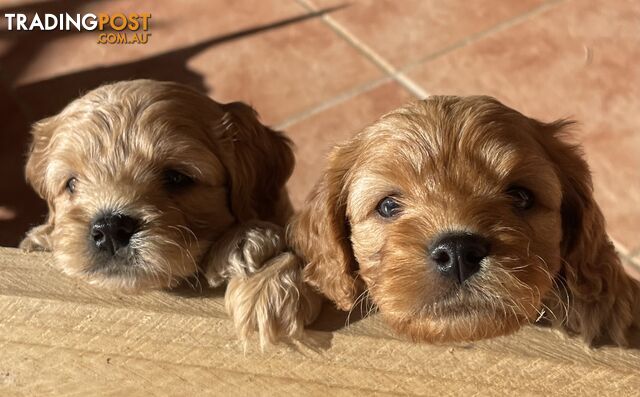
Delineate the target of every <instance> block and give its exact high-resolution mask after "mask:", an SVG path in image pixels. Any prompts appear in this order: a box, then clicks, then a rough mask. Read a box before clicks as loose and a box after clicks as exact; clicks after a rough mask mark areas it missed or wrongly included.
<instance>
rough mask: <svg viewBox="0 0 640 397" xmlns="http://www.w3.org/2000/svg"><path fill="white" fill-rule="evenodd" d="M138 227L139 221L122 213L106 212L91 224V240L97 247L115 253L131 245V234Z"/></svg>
mask: <svg viewBox="0 0 640 397" xmlns="http://www.w3.org/2000/svg"><path fill="white" fill-rule="evenodd" d="M137 229H138V221H136V220H135V219H133V218H131V217H128V216H126V215H121V214H106V215H104V216H102V217H99V218H97V219H96V220H95V221H94V222H93V224H92V225H91V240H92V241H93V243H94V244H95V246H96V248H98V249H99V250H100V251H104V252H106V253H108V254H109V255H114V254H115V253H116V252H117V251H118V250H119V249H120V248H123V247H126V246H128V245H129V240H131V236H133V234H134V233H135V232H136V231H137Z"/></svg>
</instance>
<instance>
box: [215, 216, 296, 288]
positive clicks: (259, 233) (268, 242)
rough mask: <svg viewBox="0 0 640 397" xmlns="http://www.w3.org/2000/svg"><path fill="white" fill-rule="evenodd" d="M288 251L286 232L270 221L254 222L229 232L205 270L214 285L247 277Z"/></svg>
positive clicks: (217, 245)
mask: <svg viewBox="0 0 640 397" xmlns="http://www.w3.org/2000/svg"><path fill="white" fill-rule="evenodd" d="M284 250H285V244H284V234H283V229H282V228H281V227H280V226H278V225H275V224H273V223H269V222H262V221H253V222H249V223H246V224H243V225H240V226H238V227H236V228H234V229H232V230H231V231H229V232H227V233H226V234H225V235H224V236H223V238H221V239H220V240H219V241H218V242H217V243H216V244H214V246H213V247H212V248H211V251H210V254H209V259H208V263H207V266H206V270H205V275H206V278H207V280H208V282H209V285H211V286H214V287H216V286H219V285H221V284H223V283H224V282H225V281H226V280H229V279H230V278H232V277H246V276H249V275H250V274H253V273H256V272H257V271H259V270H260V269H261V268H262V267H263V266H264V265H265V263H267V262H268V261H269V260H271V259H273V258H275V257H276V256H278V255H279V254H280V253H282V252H283V251H284Z"/></svg>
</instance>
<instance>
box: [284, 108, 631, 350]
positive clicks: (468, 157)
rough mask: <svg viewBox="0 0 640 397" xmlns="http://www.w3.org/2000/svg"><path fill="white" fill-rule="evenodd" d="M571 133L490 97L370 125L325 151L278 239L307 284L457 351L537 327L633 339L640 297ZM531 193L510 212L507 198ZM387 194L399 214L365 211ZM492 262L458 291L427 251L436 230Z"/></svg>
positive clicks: (411, 111)
mask: <svg viewBox="0 0 640 397" xmlns="http://www.w3.org/2000/svg"><path fill="white" fill-rule="evenodd" d="M570 124H571V123H570V122H567V121H557V122H554V123H550V124H545V123H542V122H539V121H536V120H533V119H530V118H527V117H525V116H523V115H522V114H520V113H518V112H517V111H515V110H512V109H509V108H508V107H506V106H504V105H502V104H501V103H499V102H498V101H496V100H495V99H492V98H489V97H466V98H460V97H432V98H429V99H427V100H424V101H418V102H415V103H412V104H409V105H407V106H405V107H403V108H400V109H398V110H396V111H393V112H391V113H389V114H387V115H385V116H383V117H382V118H381V119H380V120H379V121H377V122H376V123H374V124H373V125H371V126H370V127H367V128H366V129H364V130H363V131H362V132H360V133H359V134H357V135H356V136H355V137H354V138H353V139H351V140H350V141H348V142H346V143H344V144H342V145H339V146H337V147H336V148H335V149H334V150H333V151H332V152H331V154H330V156H329V161H328V167H327V168H326V170H325V171H324V173H323V176H322V177H321V180H320V181H319V183H318V184H317V186H316V188H315V189H314V191H313V192H312V193H311V195H310V197H309V199H308V201H307V203H306V205H305V206H304V208H303V209H302V211H301V212H300V214H298V215H296V216H295V217H294V218H293V220H292V222H291V224H290V227H289V230H288V239H289V243H290V244H291V245H292V246H293V248H294V249H295V251H296V253H297V254H298V255H299V256H301V257H302V258H303V261H304V262H305V264H306V267H305V269H304V278H305V281H306V282H307V283H309V284H310V285H311V286H313V287H315V288H316V289H317V290H318V291H320V292H322V293H323V294H324V295H325V296H326V297H328V298H329V299H330V300H332V301H333V302H335V304H336V305H337V306H338V308H340V309H342V310H350V309H351V308H352V307H353V305H355V304H357V300H358V297H361V296H368V299H369V300H370V301H371V302H372V303H373V304H374V305H375V306H376V307H377V308H378V310H379V312H380V314H381V315H382V316H383V318H384V319H385V320H386V321H387V322H388V323H389V324H390V325H391V326H392V327H393V328H394V329H396V330H397V331H398V332H399V333H401V334H404V335H407V336H409V337H410V338H412V339H414V340H418V341H428V342H451V341H470V340H477V339H481V338H488V337H494V336H498V335H504V334H508V333H511V332H514V331H516V330H517V329H519V328H520V327H521V326H523V325H525V324H530V323H534V322H536V321H538V320H542V319H546V320H548V321H550V322H551V323H553V324H554V325H556V326H558V327H562V328H563V329H565V330H566V331H568V332H570V333H576V334H580V335H581V336H582V337H583V338H584V340H585V341H586V342H587V343H590V344H591V343H594V344H595V343H601V342H613V343H615V344H618V345H623V346H625V345H628V344H629V343H630V341H631V340H632V339H633V337H635V336H637V335H638V329H639V328H638V327H639V325H640V313H639V310H640V309H639V308H640V287H639V284H638V282H637V281H635V280H633V279H632V278H631V277H629V276H628V275H626V274H625V272H624V270H623V268H622V266H621V264H620V260H619V258H618V256H617V255H616V253H615V251H614V248H613V245H612V244H611V242H610V241H609V239H608V237H607V234H606V232H605V222H604V218H603V216H602V213H601V211H600V209H599V208H598V206H597V204H596V202H595V201H594V199H593V193H592V184H591V177H590V173H589V169H588V166H587V164H586V163H585V161H584V160H583V159H582V157H581V155H580V151H579V148H578V147H576V146H572V145H569V144H567V143H565V142H564V141H563V140H562V135H563V134H564V132H565V130H566V129H567V128H568V127H569V126H570ZM514 184H516V185H520V186H525V187H526V188H528V189H529V190H531V191H533V192H534V195H535V200H536V201H535V205H534V206H533V207H532V208H531V209H528V210H526V212H524V211H519V210H516V209H514V207H513V202H512V200H511V198H510V196H509V195H507V194H506V190H507V189H509V187H510V186H513V185H514ZM387 196H394V197H396V198H397V200H398V202H399V203H400V206H401V209H400V213H399V215H397V216H396V217H394V218H383V217H381V216H380V215H379V214H378V213H377V211H376V207H377V205H378V203H379V202H380V201H381V200H382V199H383V198H384V197H387ZM452 231H463V232H467V233H468V232H472V233H476V234H479V235H482V236H484V237H485V238H487V239H488V240H490V242H491V247H492V248H491V252H490V255H489V256H488V257H486V258H485V259H484V260H483V261H482V262H481V269H480V270H479V271H478V272H477V273H476V274H474V275H473V276H472V277H471V278H469V279H467V280H466V281H465V282H464V283H463V284H458V283H455V282H452V280H450V279H447V278H445V277H443V276H442V274H439V273H438V272H437V271H436V268H435V266H434V265H433V263H431V259H430V257H429V255H428V253H427V251H428V250H427V247H428V246H429V244H430V242H432V241H433V239H435V238H436V237H437V236H439V235H441V234H442V233H445V232H452Z"/></svg>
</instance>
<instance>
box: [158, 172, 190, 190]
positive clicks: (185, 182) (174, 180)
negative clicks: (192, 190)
mask: <svg viewBox="0 0 640 397" xmlns="http://www.w3.org/2000/svg"><path fill="white" fill-rule="evenodd" d="M162 178H163V183H164V186H165V187H166V188H167V189H169V190H179V189H183V188H185V187H187V186H191V185H193V183H194V181H193V179H192V178H191V177H189V176H187V175H185V174H183V173H182V172H179V171H176V170H166V171H165V172H164V174H163V176H162Z"/></svg>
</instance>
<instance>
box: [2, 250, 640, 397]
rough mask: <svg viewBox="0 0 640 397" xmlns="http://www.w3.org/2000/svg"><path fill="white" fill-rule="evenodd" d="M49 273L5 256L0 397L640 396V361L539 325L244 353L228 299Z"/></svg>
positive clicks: (340, 320)
mask: <svg viewBox="0 0 640 397" xmlns="http://www.w3.org/2000/svg"><path fill="white" fill-rule="evenodd" d="M50 262H51V256H50V255H48V254H28V255H27V254H24V253H22V252H21V251H19V250H15V249H9V248H0V313H1V314H0V395H1V396H13V395H18V396H19V395H24V396H27V395H28V396H34V395H37V396H40V395H56V396H72V395H73V396H89V395H92V396H94V395H95V396H98V395H108V396H136V395H145V396H167V395H180V396H183V395H196V394H197V395H241V396H242V395H246V396H255V395H287V394H290V395H337V396H340V395H376V394H380V395H393V394H403V395H470V396H473V395H505V394H506V395H522V396H528V395H536V396H539V395H563V396H567V395H580V396H584V395H604V394H611V395H616V396H625V395H628V396H633V395H636V396H637V395H638V394H639V393H640V351H639V350H624V349H618V348H613V347H604V348H600V349H597V350H590V349H587V348H585V347H584V346H583V345H582V344H581V343H580V341H578V340H574V339H570V338H565V337H563V336H562V335H560V334H559V333H557V332H554V331H550V330H546V329H542V328H538V327H528V328H526V329H524V330H522V331H521V332H519V333H518V334H516V335H514V336H510V337H503V338H496V339H492V340H488V341H483V342H478V343H472V344H462V345H452V346H433V345H419V344H413V343H410V342H407V341H404V340H400V339H398V338H395V337H393V336H392V335H391V334H390V333H389V331H388V330H387V329H386V327H384V326H383V325H382V324H380V323H379V321H378V320H377V319H376V318H375V316H372V317H369V318H366V319H364V320H361V321H355V322H354V323H352V324H351V325H350V326H349V327H344V322H345V318H344V314H342V313H339V312H336V311H334V310H332V309H331V308H327V309H326V310H325V312H324V313H323V315H322V318H321V320H320V322H319V324H317V325H315V326H314V328H315V330H311V331H309V332H308V337H307V340H306V342H305V343H296V344H290V345H281V346H277V347H271V348H269V349H267V350H266V351H264V352H260V351H259V349H257V348H256V347H255V346H253V345H250V346H248V347H247V348H246V350H245V348H244V347H243V346H242V345H241V344H240V343H239V342H237V341H236V339H235V336H234V332H233V329H232V326H231V322H230V321H229V320H228V319H227V316H226V315H225V313H224V309H223V303H222V291H208V292H207V293H204V294H200V293H195V292H191V293H184V292H183V293H168V292H164V291H157V292H152V293H147V294H141V295H124V294H120V293H115V292H110V291H104V290H99V289H95V288H93V287H90V286H88V285H85V284H83V283H81V282H78V281H75V280H73V279H70V278H68V277H66V276H64V275H63V274H61V273H60V272H59V271H58V270H56V269H55V268H53V267H52V266H51V265H50ZM336 328H337V329H336ZM327 329H336V330H335V331H332V332H329V331H326V330H327Z"/></svg>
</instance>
